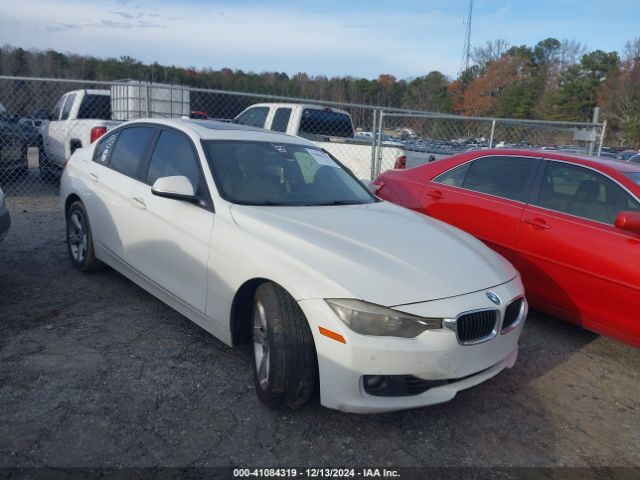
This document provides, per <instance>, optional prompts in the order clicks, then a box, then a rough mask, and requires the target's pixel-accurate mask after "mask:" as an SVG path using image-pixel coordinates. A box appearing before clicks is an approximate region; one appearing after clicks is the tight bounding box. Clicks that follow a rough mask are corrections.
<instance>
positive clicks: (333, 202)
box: [305, 200, 365, 206]
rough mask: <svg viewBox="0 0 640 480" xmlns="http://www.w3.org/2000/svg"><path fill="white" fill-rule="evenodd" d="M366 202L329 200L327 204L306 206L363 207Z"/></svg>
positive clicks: (319, 203)
mask: <svg viewBox="0 0 640 480" xmlns="http://www.w3.org/2000/svg"><path fill="white" fill-rule="evenodd" d="M364 203H365V202H363V201H361V200H329V201H327V202H314V203H307V204H305V205H309V206H312V205H318V206H325V205H363V204H364Z"/></svg>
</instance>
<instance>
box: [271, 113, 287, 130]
mask: <svg viewBox="0 0 640 480" xmlns="http://www.w3.org/2000/svg"><path fill="white" fill-rule="evenodd" d="M290 117H291V109H290V108H279V109H277V110H276V113H275V115H274V116H273V122H271V130H273V131H275V132H286V131H287V125H289V118H290Z"/></svg>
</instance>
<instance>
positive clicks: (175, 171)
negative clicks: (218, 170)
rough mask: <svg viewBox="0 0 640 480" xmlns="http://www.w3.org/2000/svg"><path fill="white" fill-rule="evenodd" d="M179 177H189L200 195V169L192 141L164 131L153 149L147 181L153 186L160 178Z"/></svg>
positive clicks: (194, 189)
mask: <svg viewBox="0 0 640 480" xmlns="http://www.w3.org/2000/svg"><path fill="white" fill-rule="evenodd" d="M178 175H180V176H183V177H187V178H188V179H189V181H190V182H191V185H193V191H194V192H196V195H198V191H199V190H201V187H200V183H201V182H200V178H201V177H200V167H199V166H198V157H196V154H195V152H194V150H193V147H192V145H191V141H190V140H189V139H188V138H186V137H185V136H184V135H181V134H179V133H175V132H170V131H167V130H164V131H163V132H162V133H161V134H160V138H158V142H157V143H156V146H155V148H154V149H153V154H152V155H151V162H150V164H149V171H148V172H147V179H146V181H147V183H148V184H149V185H153V184H154V183H155V181H156V180H157V179H158V178H161V177H173V176H178Z"/></svg>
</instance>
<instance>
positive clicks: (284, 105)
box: [245, 102, 349, 115]
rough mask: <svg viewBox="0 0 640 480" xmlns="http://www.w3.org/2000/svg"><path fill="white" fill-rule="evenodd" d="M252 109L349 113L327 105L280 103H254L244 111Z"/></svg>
mask: <svg viewBox="0 0 640 480" xmlns="http://www.w3.org/2000/svg"><path fill="white" fill-rule="evenodd" d="M253 107H276V108H291V109H294V108H309V109H311V110H327V111H331V112H337V113H344V114H345V115H349V112H347V111H346V110H341V109H340V108H335V107H331V106H328V105H319V104H317V103H280V102H273V103H269V102H262V103H254V104H252V105H249V106H248V107H247V108H246V109H245V110H248V109H250V108H253Z"/></svg>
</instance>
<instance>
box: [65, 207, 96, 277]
mask: <svg viewBox="0 0 640 480" xmlns="http://www.w3.org/2000/svg"><path fill="white" fill-rule="evenodd" d="M67 248H68V250H69V257H70V258H71V263H73V266H74V267H76V268H77V269H78V270H80V271H82V272H90V271H93V270H99V269H100V268H102V266H103V264H102V262H101V261H100V260H98V259H97V258H96V256H95V253H94V250H93V236H92V235H91V226H90V225H89V217H88V216H87V211H86V210H85V208H84V205H83V204H82V202H79V201H78V202H74V203H72V204H71V206H70V207H69V210H68V212H67Z"/></svg>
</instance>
